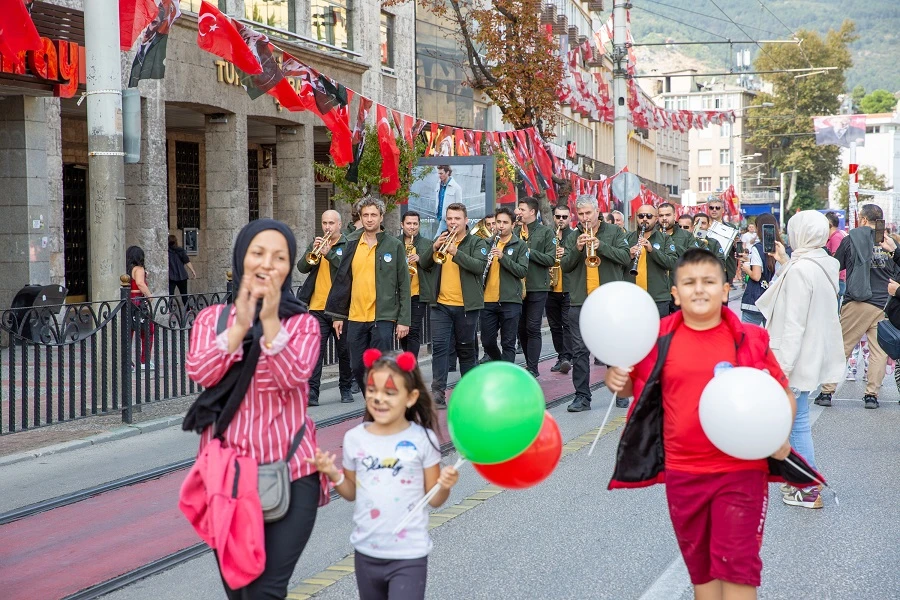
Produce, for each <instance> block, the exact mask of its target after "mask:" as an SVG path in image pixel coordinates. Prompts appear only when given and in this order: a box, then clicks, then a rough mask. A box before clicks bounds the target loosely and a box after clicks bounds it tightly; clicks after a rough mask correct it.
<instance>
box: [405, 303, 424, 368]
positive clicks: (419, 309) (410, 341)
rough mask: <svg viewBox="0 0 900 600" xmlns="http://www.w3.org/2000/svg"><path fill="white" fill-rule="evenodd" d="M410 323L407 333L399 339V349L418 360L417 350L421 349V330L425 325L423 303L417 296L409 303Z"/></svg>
mask: <svg viewBox="0 0 900 600" xmlns="http://www.w3.org/2000/svg"><path fill="white" fill-rule="evenodd" d="M409 306H410V316H411V321H410V323H409V333H408V334H407V335H406V337H404V338H400V347H401V348H402V349H403V351H404V352H412V353H413V354H415V355H416V357H417V358H418V356H419V348H421V347H422V330H423V327H424V324H425V303H424V302H419V297H418V296H413V297H412V299H411V300H410V303H409Z"/></svg>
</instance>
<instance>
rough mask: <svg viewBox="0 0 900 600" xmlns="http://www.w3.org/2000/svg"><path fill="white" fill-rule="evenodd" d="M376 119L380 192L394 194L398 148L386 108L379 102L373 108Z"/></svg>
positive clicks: (398, 163)
mask: <svg viewBox="0 0 900 600" xmlns="http://www.w3.org/2000/svg"><path fill="white" fill-rule="evenodd" d="M375 118H376V119H377V120H378V146H379V147H380V148H381V193H382V194H386V195H391V194H396V193H397V191H398V190H399V189H400V149H399V148H397V138H395V137H394V131H393V129H391V122H390V121H389V120H388V113H387V108H385V107H384V106H383V105H381V104H379V105H378V106H377V107H376V108H375Z"/></svg>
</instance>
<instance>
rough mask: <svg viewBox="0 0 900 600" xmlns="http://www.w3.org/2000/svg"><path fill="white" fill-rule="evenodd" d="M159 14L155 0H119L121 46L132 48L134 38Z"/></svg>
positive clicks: (125, 49) (123, 49)
mask: <svg viewBox="0 0 900 600" xmlns="http://www.w3.org/2000/svg"><path fill="white" fill-rule="evenodd" d="M158 14H159V7H158V6H156V2H155V0H119V48H121V49H122V51H123V52H127V51H128V50H131V47H132V46H133V45H134V40H136V39H138V36H139V35H141V32H142V31H144V29H146V28H147V25H149V24H150V23H152V22H153V20H154V19H156V17H157V15H158Z"/></svg>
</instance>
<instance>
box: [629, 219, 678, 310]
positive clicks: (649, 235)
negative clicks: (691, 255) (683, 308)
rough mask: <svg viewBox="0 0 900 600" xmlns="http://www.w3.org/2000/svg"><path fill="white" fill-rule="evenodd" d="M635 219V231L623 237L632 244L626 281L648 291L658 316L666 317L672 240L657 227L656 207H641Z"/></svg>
mask: <svg viewBox="0 0 900 600" xmlns="http://www.w3.org/2000/svg"><path fill="white" fill-rule="evenodd" d="M635 218H636V219H637V224H638V231H632V232H631V233H629V234H628V236H627V237H626V239H627V240H628V245H629V246H631V248H630V250H629V252H630V254H631V259H632V266H631V271H630V272H629V274H628V276H627V277H626V280H627V281H630V282H632V283H635V284H637V285H638V286H640V288H641V289H643V290H644V291H645V292H647V293H648V294H650V297H651V298H653V301H654V302H656V308H657V310H658V311H659V316H660V317H665V316H668V314H669V302H670V300H671V299H672V286H671V285H670V279H669V271H670V270H672V269H674V268H675V263H676V262H678V255H677V253H676V251H675V243H674V242H672V239H671V238H670V237H669V236H667V235H666V234H665V233H663V232H662V231H660V230H658V229H656V218H657V217H656V207H654V206H653V205H651V204H645V205H644V206H641V207H640V208H639V209H638V210H637V213H636V214H635ZM635 263H637V264H635ZM635 267H636V268H635ZM635 271H637V272H636V273H635Z"/></svg>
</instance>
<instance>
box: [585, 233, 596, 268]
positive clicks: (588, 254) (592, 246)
mask: <svg viewBox="0 0 900 600" xmlns="http://www.w3.org/2000/svg"><path fill="white" fill-rule="evenodd" d="M585 233H587V234H588V235H589V236H591V238H593V237H594V227H593V226H591V227H588V228H587V231H585ZM584 253H585V258H584V264H585V265H586V266H588V267H599V266H600V257H599V256H597V240H596V239H591V241H590V242H588V243H587V244H585V245H584Z"/></svg>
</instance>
